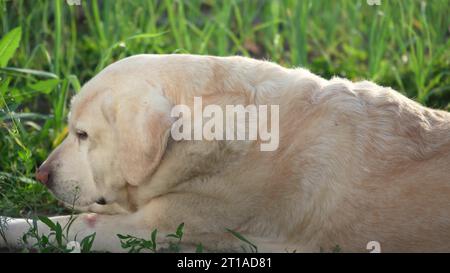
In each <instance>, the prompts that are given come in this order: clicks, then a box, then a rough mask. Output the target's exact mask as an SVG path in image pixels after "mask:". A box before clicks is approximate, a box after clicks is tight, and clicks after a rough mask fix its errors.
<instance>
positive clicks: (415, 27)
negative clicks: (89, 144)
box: [0, 0, 450, 217]
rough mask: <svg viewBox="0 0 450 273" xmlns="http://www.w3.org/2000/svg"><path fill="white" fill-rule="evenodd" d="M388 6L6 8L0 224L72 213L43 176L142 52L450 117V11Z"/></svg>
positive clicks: (3, 1)
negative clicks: (104, 86) (314, 79)
mask: <svg viewBox="0 0 450 273" xmlns="http://www.w3.org/2000/svg"><path fill="white" fill-rule="evenodd" d="M381 2H382V5H381V6H369V5H367V4H366V1H365V0H360V1H358V0H341V1H330V0H310V1H299V0H286V1H254V0H250V1H243V0H242V1H238V0H229V1H197V0H193V1H187V0H186V1H174V0H162V1H138V0H136V1H124V0H114V1H82V5H81V6H69V5H67V4H66V2H65V1H44V0H42V1H29V0H14V1H12V0H0V24H1V25H0V36H1V37H2V38H3V41H6V40H7V41H8V44H7V45H5V44H3V45H2V44H1V43H0V45H1V46H0V78H1V81H0V215H8V216H13V217H17V216H31V215H35V214H45V215H53V214H59V213H62V212H63V211H64V209H62V208H61V207H59V206H58V205H57V203H56V201H55V200H54V199H53V198H52V197H51V196H50V194H48V193H47V192H46V190H45V189H44V188H43V187H42V186H40V185H39V184H37V183H35V181H34V178H33V176H34V171H35V168H36V167H37V166H38V165H39V164H40V163H41V162H42V161H43V160H44V159H45V158H46V156H47V155H48V153H49V152H50V151H51V150H52V149H53V148H54V147H55V146H57V145H58V143H60V141H61V140H62V139H63V138H64V136H65V133H66V131H65V128H66V116H67V113H68V109H67V106H68V101H69V99H70V97H71V96H73V95H74V94H76V93H77V92H78V91H79V89H80V86H81V85H82V83H84V82H86V81H87V80H88V79H89V78H91V77H92V76H93V75H95V74H96V73H98V72H99V71H100V70H101V69H103V68H104V67H105V66H106V65H108V64H110V63H112V62H114V61H116V60H118V59H121V58H123V57H126V56H129V55H133V54H137V53H195V54H212V55H221V56H226V55H235V54H239V55H245V56H253V57H256V58H263V59H270V60H272V61H275V62H278V63H280V64H282V65H284V66H288V67H297V66H303V67H306V68H308V69H310V70H311V71H313V72H314V73H316V74H319V75H322V76H324V77H327V78H328V77H331V76H333V75H339V76H342V77H347V78H350V79H352V80H359V79H370V80H374V81H377V82H378V83H380V84H382V85H386V86H392V87H393V88H395V89H397V90H399V91H400V92H402V93H404V94H406V95H407V96H409V97H411V98H414V99H416V100H417V101H419V102H421V103H423V104H425V105H428V106H432V107H436V108H441V109H449V102H450V77H449V74H450V42H449V36H450V33H449V32H450V30H449V26H450V20H449V17H448V11H449V10H450V8H449V7H450V1H448V0H433V1H413V0H404V1H401V0H399V1H387V0H381ZM425 3H426V4H425ZM8 33H9V34H8ZM2 46H3V47H2ZM2 48H4V50H3V51H2ZM16 48H17V50H16Z"/></svg>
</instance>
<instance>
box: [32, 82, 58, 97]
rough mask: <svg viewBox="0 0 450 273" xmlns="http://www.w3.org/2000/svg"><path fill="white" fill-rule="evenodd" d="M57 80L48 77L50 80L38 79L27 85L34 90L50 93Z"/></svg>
mask: <svg viewBox="0 0 450 273" xmlns="http://www.w3.org/2000/svg"><path fill="white" fill-rule="evenodd" d="M58 83H59V80H58V79H50V80H43V81H38V82H36V83H32V84H29V85H28V86H29V87H30V88H31V89H33V90H36V91H39V92H41V93H44V94H50V92H52V91H53V90H54V89H55V87H56V86H57V85H58Z"/></svg>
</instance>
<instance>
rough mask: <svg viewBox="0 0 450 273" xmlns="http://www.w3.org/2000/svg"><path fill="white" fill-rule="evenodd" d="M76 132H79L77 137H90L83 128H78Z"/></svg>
mask: <svg viewBox="0 0 450 273" xmlns="http://www.w3.org/2000/svg"><path fill="white" fill-rule="evenodd" d="M76 134H77V138H78V139H80V140H85V139H87V137H88V134H87V133H86V132H85V131H82V130H77V132H76Z"/></svg>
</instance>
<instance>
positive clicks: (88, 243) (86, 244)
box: [80, 232, 96, 253]
mask: <svg viewBox="0 0 450 273" xmlns="http://www.w3.org/2000/svg"><path fill="white" fill-rule="evenodd" d="M95 234H96V233H95V232H94V233H92V234H91V235H89V236H87V237H84V239H83V240H82V241H81V243H80V246H81V252H82V253H87V252H89V251H91V248H92V245H93V244H94V240H95Z"/></svg>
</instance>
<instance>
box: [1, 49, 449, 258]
mask: <svg viewBox="0 0 450 273" xmlns="http://www.w3.org/2000/svg"><path fill="white" fill-rule="evenodd" d="M195 98H201V99H202V104H203V106H202V107H206V106H208V105H219V106H220V107H222V108H223V109H225V107H226V106H227V105H255V106H264V105H277V106H278V109H279V112H278V117H279V119H278V121H279V123H278V124H274V125H273V126H279V128H278V130H279V142H278V143H276V147H275V149H271V150H268V151H262V150H261V144H262V140H261V139H260V137H259V136H258V138H257V139H256V140H235V141H232V140H217V139H213V140H205V139H202V140H188V139H182V140H179V139H178V140H176V139H175V138H174V137H173V134H172V132H173V130H172V128H173V124H174V123H175V118H174V116H173V115H172V114H173V113H172V110H173V107H174V106H177V105H186V106H188V107H192V108H195V107H194V102H195ZM202 109H203V108H202ZM184 129H186V128H184ZM190 130H194V128H190ZM37 179H38V180H40V181H41V182H42V183H44V184H45V185H46V186H47V187H48V188H49V189H50V190H51V191H52V192H53V193H54V195H55V196H56V197H57V198H58V199H59V200H61V201H63V202H65V203H67V204H69V205H70V204H72V203H74V205H75V208H77V209H79V210H81V211H85V212H90V213H88V214H81V215H80V216H79V217H78V218H77V219H76V221H75V223H74V224H73V225H72V227H71V233H70V234H71V236H74V235H75V234H78V237H77V238H79V239H82V238H83V235H88V234H92V233H93V232H96V239H95V241H94V248H95V249H96V250H108V251H114V252H116V251H124V250H123V249H122V248H121V246H120V242H119V239H118V238H117V234H131V235H134V236H137V237H144V238H148V236H149V234H150V232H151V231H152V230H153V229H154V228H158V230H159V231H160V233H159V234H160V237H159V238H158V240H159V243H160V246H162V247H164V246H165V245H166V244H167V239H166V238H165V234H167V233H170V232H173V231H174V230H175V229H176V227H177V226H178V225H179V224H180V223H182V222H183V223H185V236H184V239H183V242H184V243H185V245H186V247H189V246H195V245H196V244H197V243H202V244H203V245H204V246H205V248H206V249H208V250H213V251H216V250H220V251H235V250H239V249H240V246H241V244H242V242H241V241H239V240H238V239H236V238H234V236H233V235H232V234H230V233H229V232H228V231H227V230H226V229H231V230H234V231H236V232H239V233H240V234H242V235H243V236H244V237H247V238H248V239H249V240H250V241H252V242H253V243H254V244H255V245H257V246H258V247H259V251H262V252H265V251H273V252H284V251H294V250H296V251H297V252H301V251H303V252H318V251H320V250H325V251H328V250H329V249H332V248H333V247H334V246H336V245H338V246H339V247H340V248H341V249H342V251H344V252H367V251H368V250H367V247H368V246H369V247H371V246H372V245H375V246H377V248H378V250H380V249H381V251H383V252H399V251H407V252H428V251H450V114H449V113H447V112H444V111H439V110H432V109H429V108H426V107H423V106H421V105H419V104H418V103H416V102H414V101H412V100H410V99H408V98H406V97H405V96H403V95H401V94H400V93H398V92H396V91H394V90H392V89H390V88H385V87H381V86H378V85H376V84H374V83H371V82H367V81H363V82H356V83H352V82H350V81H347V80H345V79H340V78H333V79H331V80H325V79H323V78H321V77H319V76H316V75H313V74H312V73H310V72H308V71H306V70H304V69H286V68H283V67H281V66H279V65H276V64H274V63H271V62H267V61H258V60H254V59H249V58H244V57H213V56H195V55H137V56H133V57H129V58H126V59H124V60H121V61H119V62H116V63H114V64H112V65H110V66H109V67H107V68H106V69H104V70H103V71H102V72H101V73H100V74H98V75H97V76H96V77H94V78H93V79H92V80H90V81H89V82H88V83H86V84H85V85H84V87H83V88H82V91H81V92H80V93H79V94H78V95H77V96H75V98H74V99H73V101H72V106H71V114H70V117H69V135H68V137H67V138H66V139H65V140H64V142H63V143H62V144H61V145H60V146H59V147H58V148H57V149H56V150H55V151H53V153H52V154H51V155H50V156H49V157H48V159H47V160H46V161H45V162H44V163H43V164H42V166H41V167H40V168H39V170H38V172H37ZM67 219H68V217H67V216H61V217H55V218H53V220H55V221H59V222H61V224H64V223H65V222H66V221H67ZM28 227H29V225H28V223H27V220H24V219H13V220H11V221H10V223H9V228H8V229H7V231H6V239H7V243H8V244H10V245H13V246H14V245H15V244H17V238H19V237H20V236H21V234H23V233H24V232H25V231H26V230H27V229H28ZM39 227H40V230H41V232H43V233H45V232H48V231H47V230H46V228H45V226H44V225H42V223H39ZM369 242H370V243H369ZM2 244H5V242H3V241H2Z"/></svg>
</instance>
